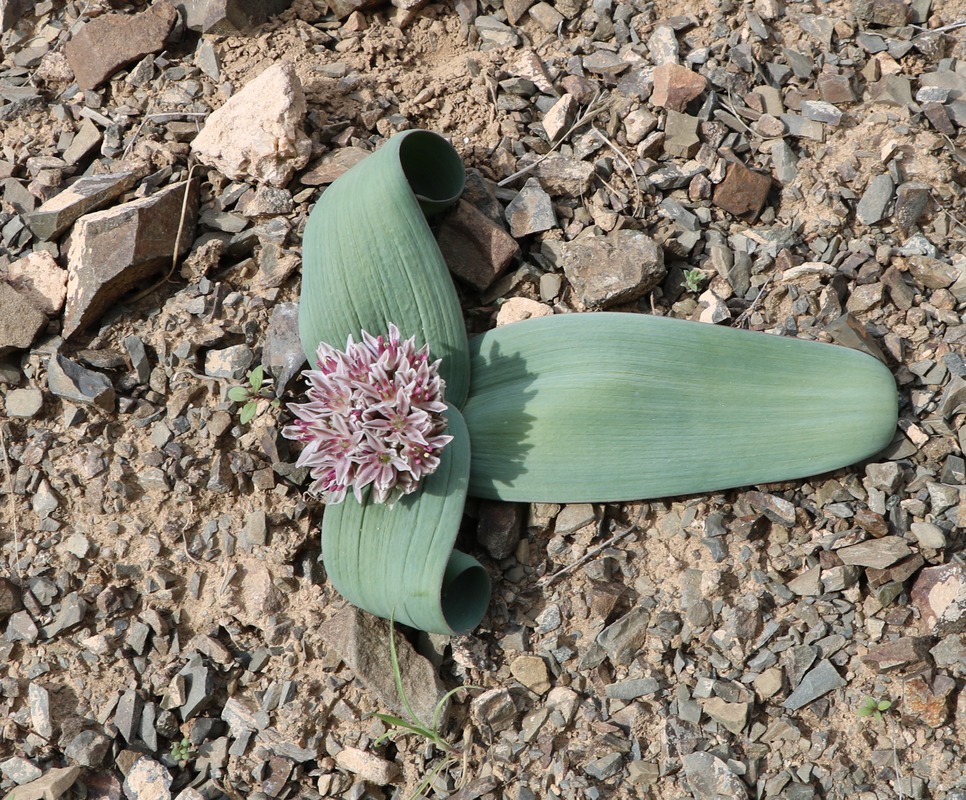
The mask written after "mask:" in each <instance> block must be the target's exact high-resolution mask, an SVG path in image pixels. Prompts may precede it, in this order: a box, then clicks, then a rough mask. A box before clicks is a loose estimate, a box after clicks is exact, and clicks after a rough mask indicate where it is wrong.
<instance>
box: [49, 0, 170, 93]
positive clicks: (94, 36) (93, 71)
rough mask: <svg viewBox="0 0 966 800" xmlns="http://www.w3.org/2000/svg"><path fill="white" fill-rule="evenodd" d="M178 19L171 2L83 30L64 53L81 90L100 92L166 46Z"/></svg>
mask: <svg viewBox="0 0 966 800" xmlns="http://www.w3.org/2000/svg"><path fill="white" fill-rule="evenodd" d="M177 17H178V13H177V11H175V9H174V6H172V5H171V3H169V2H167V0H161V2H158V3H154V4H153V5H152V6H150V7H149V8H148V9H147V10H145V11H142V12H141V13H139V14H105V15H104V16H102V17H98V18H97V19H94V20H91V21H90V22H88V23H87V24H85V25H84V26H82V27H81V29H80V30H79V31H77V32H76V33H75V34H74V35H73V36H72V37H71V39H70V41H68V42H67V47H66V48H65V49H64V53H65V55H66V56H67V61H68V62H69V63H70V67H71V69H72V70H73V71H74V79H75V80H76V81H77V85H78V86H80V87H81V89H96V88H97V87H98V86H100V85H101V84H102V83H104V81H106V80H107V79H108V78H110V77H111V76H112V75H113V74H114V73H115V72H117V71H118V70H119V69H120V68H121V67H124V66H126V65H127V64H131V63H133V62H134V61H137V60H138V59H139V58H142V57H144V56H146V55H148V54H149V53H156V52H158V51H159V50H161V49H162V48H163V47H164V42H165V39H167V38H168V34H169V33H170V32H171V28H172V27H173V26H174V22H175V20H176V19H177Z"/></svg>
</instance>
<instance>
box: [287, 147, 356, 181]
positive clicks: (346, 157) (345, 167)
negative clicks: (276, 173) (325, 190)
mask: <svg viewBox="0 0 966 800" xmlns="http://www.w3.org/2000/svg"><path fill="white" fill-rule="evenodd" d="M367 155H369V151H368V150H363V149H362V148H361V147H340V148H339V149H338V150H333V151H332V152H331V153H326V154H325V155H324V156H322V158H320V159H319V160H318V161H316V162H315V163H313V164H312V165H310V166H309V168H308V170H306V171H305V172H304V173H303V174H302V176H301V177H300V178H299V183H301V184H302V185H304V186H325V185H327V184H329V183H332V181H334V180H335V179H336V178H338V177H339V176H340V175H342V174H343V173H345V172H348V171H349V170H350V169H351V168H352V167H354V166H355V165H356V164H358V163H359V162H360V161H362V159H364V158H365V157H366V156H367Z"/></svg>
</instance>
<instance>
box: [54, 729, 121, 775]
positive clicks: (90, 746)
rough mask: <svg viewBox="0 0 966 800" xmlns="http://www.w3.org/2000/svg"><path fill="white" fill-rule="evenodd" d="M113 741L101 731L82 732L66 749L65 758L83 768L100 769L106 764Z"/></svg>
mask: <svg viewBox="0 0 966 800" xmlns="http://www.w3.org/2000/svg"><path fill="white" fill-rule="evenodd" d="M112 742H113V739H111V738H110V737H109V736H106V735H104V734H103V733H101V732H100V731H81V732H80V733H78V734H77V735H76V736H74V737H73V738H72V739H71V740H70V741H69V742H68V743H67V746H66V747H65V748H64V756H65V757H66V758H68V759H69V760H70V761H73V762H74V763H75V764H78V765H79V766H82V767H99V766H101V765H102V764H103V763H104V759H105V758H106V757H107V753H108V751H109V750H110V749H111V744H112Z"/></svg>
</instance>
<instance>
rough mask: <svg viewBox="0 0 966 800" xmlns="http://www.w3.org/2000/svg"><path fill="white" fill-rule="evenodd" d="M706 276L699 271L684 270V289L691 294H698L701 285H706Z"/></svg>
mask: <svg viewBox="0 0 966 800" xmlns="http://www.w3.org/2000/svg"><path fill="white" fill-rule="evenodd" d="M704 278H705V275H704V273H703V272H702V271H701V270H699V269H686V270H684V288H685V289H687V290H688V291H689V292H696V291H698V290H699V289H700V288H701V284H702V283H704Z"/></svg>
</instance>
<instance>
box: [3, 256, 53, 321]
mask: <svg viewBox="0 0 966 800" xmlns="http://www.w3.org/2000/svg"><path fill="white" fill-rule="evenodd" d="M6 278H7V282H8V283H10V285H11V286H13V288H14V289H16V290H17V291H19V292H20V293H21V294H22V295H24V296H25V297H26V298H27V299H28V300H30V302H31V303H33V304H34V305H35V306H37V308H39V309H40V310H41V311H43V312H44V313H45V314H57V313H58V312H59V311H60V310H61V309H62V308H63V307H64V298H65V297H66V296H67V270H64V269H61V267H60V265H59V264H58V263H57V262H56V261H54V257H53V256H52V255H51V254H50V253H48V252H47V251H46V250H38V251H37V252H36V253H30V254H28V255H26V256H24V257H23V258H19V259H17V260H16V261H14V262H13V263H12V264H11V265H10V266H9V267H7V274H6Z"/></svg>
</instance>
